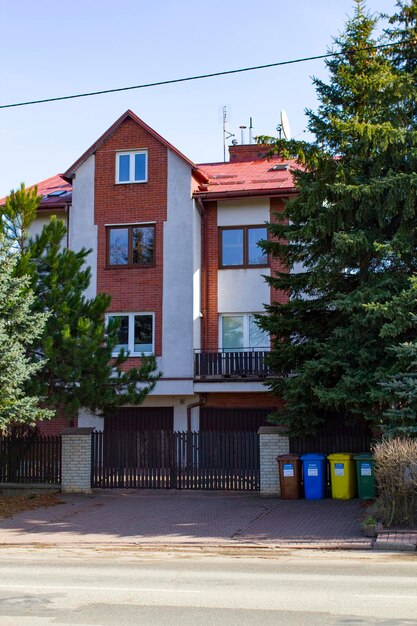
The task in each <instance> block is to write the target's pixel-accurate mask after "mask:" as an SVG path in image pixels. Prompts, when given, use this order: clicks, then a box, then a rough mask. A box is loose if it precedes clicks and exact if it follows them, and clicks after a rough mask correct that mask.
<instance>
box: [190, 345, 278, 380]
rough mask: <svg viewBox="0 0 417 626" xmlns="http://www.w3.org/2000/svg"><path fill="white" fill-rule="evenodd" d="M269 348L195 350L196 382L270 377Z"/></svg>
mask: <svg viewBox="0 0 417 626" xmlns="http://www.w3.org/2000/svg"><path fill="white" fill-rule="evenodd" d="M268 353H269V349H268V348H242V350H234V351H231V350H218V351H217V352H205V351H201V350H195V354H194V379H195V380H226V379H234V380H242V379H250V380H257V379H262V378H266V377H267V376H269V375H270V373H271V372H270V368H269V365H268V364H267V355H268Z"/></svg>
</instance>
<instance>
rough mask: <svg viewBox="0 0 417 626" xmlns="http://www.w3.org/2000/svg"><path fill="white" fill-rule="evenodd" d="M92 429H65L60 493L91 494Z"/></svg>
mask: <svg viewBox="0 0 417 626" xmlns="http://www.w3.org/2000/svg"><path fill="white" fill-rule="evenodd" d="M93 431H94V428H66V429H65V430H64V432H63V433H62V460H61V491H62V492H63V493H91V434H92V432H93Z"/></svg>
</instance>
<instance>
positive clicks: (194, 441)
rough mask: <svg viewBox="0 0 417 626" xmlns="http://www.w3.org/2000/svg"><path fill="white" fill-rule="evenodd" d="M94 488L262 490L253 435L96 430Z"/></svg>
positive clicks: (255, 442)
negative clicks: (107, 431) (109, 431)
mask: <svg viewBox="0 0 417 626" xmlns="http://www.w3.org/2000/svg"><path fill="white" fill-rule="evenodd" d="M92 486H93V487H102V488H110V489H114V488H122V489H131V488H134V489H135V488H138V489H205V490H233V491H256V490H259V442H258V435H257V434H256V433H254V432H169V431H148V432H137V433H132V432H127V431H125V432H123V431H119V432H112V433H111V434H110V433H109V435H107V436H106V432H104V433H102V432H96V433H93V436H92Z"/></svg>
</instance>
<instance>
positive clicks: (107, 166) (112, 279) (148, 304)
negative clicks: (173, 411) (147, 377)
mask: <svg viewBox="0 0 417 626" xmlns="http://www.w3.org/2000/svg"><path fill="white" fill-rule="evenodd" d="M141 148H146V149H148V182H147V183H137V184H126V185H124V184H115V167H116V156H115V155H116V152H117V151H119V150H135V149H141ZM167 169H168V151H167V148H166V147H165V146H163V145H162V144H161V143H159V141H157V139H155V138H154V137H153V136H152V135H150V134H149V133H147V132H146V131H145V130H144V129H143V128H142V127H141V126H139V125H138V124H136V122H134V121H133V120H131V119H127V120H126V121H125V122H123V124H122V125H121V126H120V127H119V128H117V129H116V131H115V132H114V133H113V135H111V137H110V138H109V139H107V141H106V142H105V143H104V144H103V145H102V146H101V147H100V148H98V149H97V152H96V161H95V188H94V193H95V207H94V216H95V223H96V224H97V227H98V251H97V290H98V292H106V293H109V294H110V295H111V296H112V302H111V305H110V307H109V312H115V313H116V312H124V311H126V312H141V311H152V312H154V313H155V353H156V355H157V356H160V355H161V352H162V279H163V276H162V274H163V265H162V261H163V259H162V251H163V222H164V221H165V220H166V219H167ZM147 221H149V222H154V221H156V229H155V262H156V263H155V267H134V268H125V269H106V229H105V224H119V223H120V224H124V223H135V222H147ZM129 362H130V364H131V365H137V359H135V358H132V359H129Z"/></svg>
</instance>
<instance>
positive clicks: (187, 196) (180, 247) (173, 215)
mask: <svg viewBox="0 0 417 626" xmlns="http://www.w3.org/2000/svg"><path fill="white" fill-rule="evenodd" d="M193 211H194V203H193V200H192V198H191V168H190V166H189V165H188V164H187V163H186V162H185V161H183V159H181V158H180V157H179V156H178V155H176V154H175V153H173V152H171V151H168V215H167V221H166V222H165V224H164V245H163V250H164V257H163V258H164V265H163V304H162V362H161V369H162V371H163V374H164V377H168V378H171V377H192V375H193V272H194V260H193V250H194V242H193V234H194V226H193Z"/></svg>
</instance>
